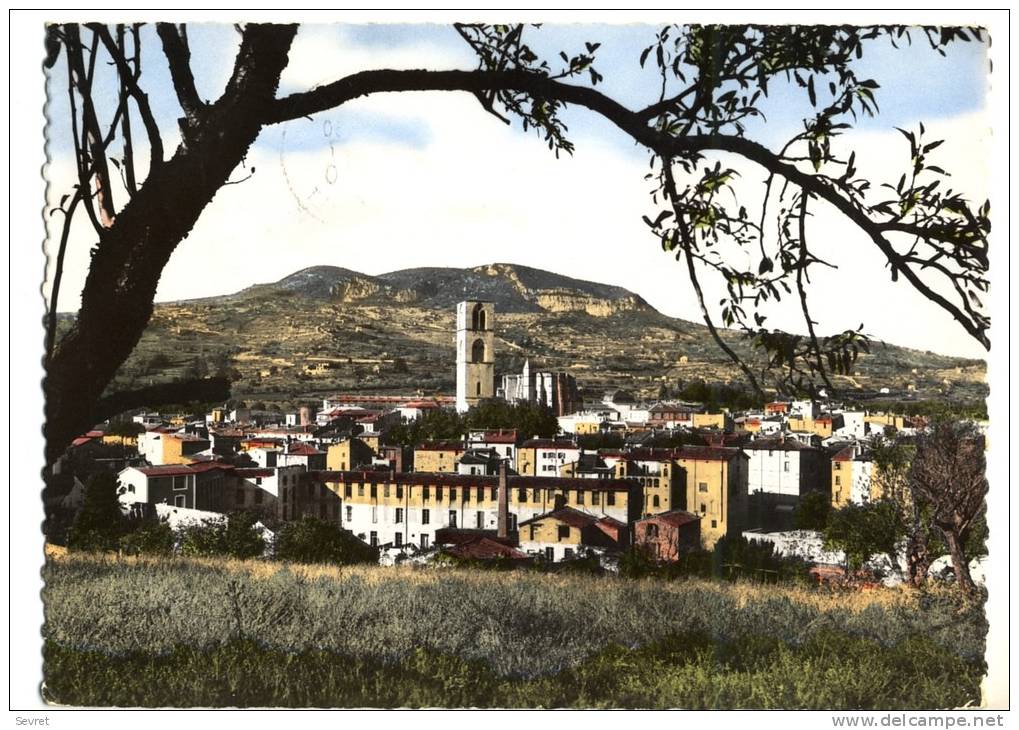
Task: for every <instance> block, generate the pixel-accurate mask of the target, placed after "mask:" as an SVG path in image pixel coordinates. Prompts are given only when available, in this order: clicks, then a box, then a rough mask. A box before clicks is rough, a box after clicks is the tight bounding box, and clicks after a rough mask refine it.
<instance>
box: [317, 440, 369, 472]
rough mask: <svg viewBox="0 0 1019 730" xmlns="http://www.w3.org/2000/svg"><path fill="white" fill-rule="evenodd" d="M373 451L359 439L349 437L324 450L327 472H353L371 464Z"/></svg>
mask: <svg viewBox="0 0 1019 730" xmlns="http://www.w3.org/2000/svg"><path fill="white" fill-rule="evenodd" d="M374 456H375V451H374V450H373V449H372V448H371V447H370V446H368V444H366V443H365V442H364V441H362V440H361V439H359V438H355V437H351V438H347V439H344V440H343V441H340V442H338V443H335V444H330V445H329V447H328V448H327V449H326V469H328V470H329V471H354V470H355V469H359V468H360V467H362V466H367V465H368V464H371V463H372V457H374Z"/></svg>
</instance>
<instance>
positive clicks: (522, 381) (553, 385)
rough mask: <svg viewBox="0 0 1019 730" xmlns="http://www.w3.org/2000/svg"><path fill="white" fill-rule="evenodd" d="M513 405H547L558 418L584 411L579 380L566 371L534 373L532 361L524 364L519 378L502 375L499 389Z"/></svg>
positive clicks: (517, 376)
mask: <svg viewBox="0 0 1019 730" xmlns="http://www.w3.org/2000/svg"><path fill="white" fill-rule="evenodd" d="M499 394H501V395H502V397H503V398H504V399H506V400H507V401H508V402H510V403H532V404H535V405H540V406H544V407H545V408H548V409H550V410H551V411H552V413H554V414H555V415H556V416H557V417H558V416H565V415H568V414H570V413H575V412H577V411H579V410H580V409H581V408H583V405H584V404H583V401H582V400H581V398H580V391H579V390H578V388H577V379H576V378H574V377H573V376H572V375H570V374H569V373H565V372H535V371H532V370H531V362H530V360H525V361H524V367H523V370H522V371H521V372H520V374H519V375H503V376H502V387H501V388H500V389H499Z"/></svg>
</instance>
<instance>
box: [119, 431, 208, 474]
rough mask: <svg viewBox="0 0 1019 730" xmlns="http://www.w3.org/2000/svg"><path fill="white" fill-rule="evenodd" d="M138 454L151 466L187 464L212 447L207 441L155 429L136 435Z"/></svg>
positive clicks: (175, 432)
mask: <svg viewBox="0 0 1019 730" xmlns="http://www.w3.org/2000/svg"><path fill="white" fill-rule="evenodd" d="M137 445H138V453H139V454H141V455H142V456H143V457H144V458H145V461H147V462H149V463H150V464H152V465H153V466H163V465H166V464H189V463H191V461H193V458H192V457H194V456H196V455H197V454H199V453H201V452H203V451H208V450H209V449H210V448H211V447H212V442H210V441H209V439H206V438H201V437H200V436H194V435H191V434H185V433H177V430H176V429H171V428H167V427H162V426H160V427H157V428H154V429H152V430H151V431H145V432H144V433H140V434H138V442H137Z"/></svg>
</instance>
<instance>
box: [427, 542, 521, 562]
mask: <svg viewBox="0 0 1019 730" xmlns="http://www.w3.org/2000/svg"><path fill="white" fill-rule="evenodd" d="M445 552H447V553H449V554H450V555H453V556H455V557H458V558H463V559H465V560H492V559H494V558H508V559H509V560H526V559H527V556H526V555H525V554H524V553H522V552H520V551H519V550H517V549H516V548H512V547H510V546H509V545H503V544H502V543H501V542H497V541H495V540H493V539H491V538H489V537H476V538H474V539H473V540H470V541H468V542H463V543H460V544H459V545H454V546H453V547H449V548H446V550H445Z"/></svg>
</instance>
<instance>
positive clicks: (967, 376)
mask: <svg viewBox="0 0 1019 730" xmlns="http://www.w3.org/2000/svg"><path fill="white" fill-rule="evenodd" d="M464 298H478V299H486V300H489V301H492V302H494V304H495V311H496V351H497V354H496V373H497V377H498V376H500V375H502V374H504V373H507V372H516V371H518V370H519V368H520V367H521V366H522V364H523V361H524V359H525V358H530V359H531V361H532V363H535V364H537V365H538V366H540V367H546V368H555V369H564V370H568V371H569V372H571V373H573V374H574V375H575V376H576V377H577V380H578V383H579V385H580V386H581V389H582V391H584V392H586V394H587V395H588V396H598V397H600V395H601V393H602V392H603V391H604V390H605V389H608V388H614V387H625V388H627V389H630V390H633V391H634V392H636V393H639V394H641V395H643V396H645V397H655V396H657V395H658V394H659V393H660V392H661V391H662V388H663V386H665V387H666V389H668V388H673V389H674V388H676V387H677V386H679V385H681V384H682V383H686V382H690V381H692V380H696V379H703V380H705V381H708V382H727V381H733V380H738V379H739V378H738V371H737V370H736V368H735V367H734V366H733V365H732V364H731V363H730V362H729V361H728V360H727V359H726V357H725V355H724V354H723V353H722V352H721V351H720V350H719V349H718V347H717V346H716V345H715V343H714V342H713V341H712V340H711V337H710V335H709V333H708V331H707V329H706V328H705V327H704V326H703V325H700V324H695V323H692V322H687V321H685V320H680V319H674V318H671V317H666V316H665V315H663V314H661V313H659V312H658V311H657V310H655V309H654V308H653V307H651V306H650V305H648V304H647V302H645V301H644V300H643V299H642V298H641V297H640V296H639V295H637V294H634V293H633V292H630V291H628V290H626V289H623V288H621V287H618V286H609V285H605V284H599V283H595V282H588V281H581V280H578V279H572V278H570V277H566V276H562V275H559V274H555V273H551V272H547V271H541V270H539V269H533V268H528V267H524V266H515V265H511V264H491V265H488V266H480V267H476V268H471V269H448V268H420V269H406V270H403V271H394V272H391V273H388V274H382V275H379V276H371V275H367V274H361V273H358V272H355V271H350V270H348V269H343V268H338V267H331V266H316V267H311V268H308V269H303V270H301V271H298V272H295V273H293V274H291V275H289V276H286V277H284V278H282V279H280V280H279V281H277V282H274V283H269V284H259V285H256V286H252V287H249V288H247V289H243V290H241V291H239V292H237V293H235V294H230V295H223V296H218V297H211V298H206V299H197V300H189V301H178V302H172V303H164V304H158V305H156V308H155V313H154V315H153V317H152V321H151V322H150V324H149V327H148V329H147V330H146V332H145V334H144V335H143V337H142V340H141V342H140V343H139V345H138V347H137V348H136V350H135V352H134V353H133V354H132V356H131V357H130V358H129V360H128V361H127V362H126V363H125V364H124V366H123V367H122V368H121V371H120V373H119V374H118V378H117V382H116V383H115V384H114V386H113V387H114V388H116V389H120V388H123V387H132V386H134V387H137V386H140V385H147V384H149V383H150V382H160V381H164V380H168V379H174V378H179V377H181V376H183V375H196V374H197V375H205V374H211V373H214V372H220V371H224V370H227V371H232V372H233V375H234V377H239V382H238V383H237V385H236V387H235V394H237V395H238V396H240V397H248V398H257V399H260V400H265V401H291V400H293V399H297V398H305V397H315V396H317V395H319V394H323V393H331V392H335V391H351V390H360V391H379V392H386V391H388V392H400V393H414V392H422V393H425V394H428V393H451V392H452V391H453V390H454V357H455V354H454V349H453V345H454V333H453V327H454V307H455V304H456V302H458V301H460V300H462V299H464ZM726 338H727V339H728V340H730V341H731V343H732V345H733V347H735V348H736V349H737V350H738V351H740V352H741V353H742V354H744V356H747V357H751V358H752V357H754V356H755V355H754V353H752V352H750V351H748V348H747V346H746V344H745V343H744V342H743V341H742V339H741V338H740V337H739V336H738V334H736V333H726ZM837 386H838V387H839V388H843V389H845V390H847V391H851V392H856V393H858V394H859V395H860V396H861V397H864V396H866V395H868V394H876V393H877V392H878V391H879V390H880V389H881V388H888V389H889V390H890V391H891V392H890V395H891V396H893V397H894V396H896V395H900V396H901V395H906V394H907V393H908V394H911V395H912V397H938V398H943V397H948V398H952V399H956V400H978V399H981V398H983V397H984V396H985V394H986V384H985V365H984V363H983V362H981V361H975V360H963V359H958V358H951V357H944V356H940V355H935V354H932V353H929V352H920V351H917V350H909V349H905V348H899V347H895V346H892V345H884V344H881V343H875V345H874V347H873V352H872V353H871V354H870V355H864V356H861V358H860V360H859V361H858V363H857V368H856V370H855V372H854V373H853V375H852V376H851V377H846V378H840V379H838V383H837Z"/></svg>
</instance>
